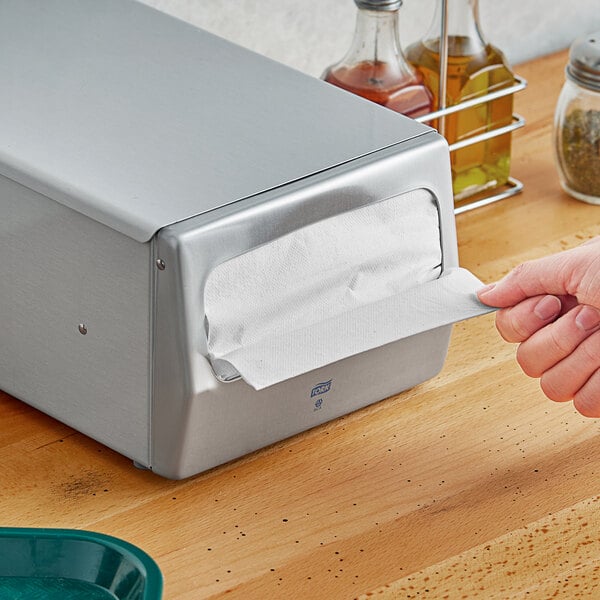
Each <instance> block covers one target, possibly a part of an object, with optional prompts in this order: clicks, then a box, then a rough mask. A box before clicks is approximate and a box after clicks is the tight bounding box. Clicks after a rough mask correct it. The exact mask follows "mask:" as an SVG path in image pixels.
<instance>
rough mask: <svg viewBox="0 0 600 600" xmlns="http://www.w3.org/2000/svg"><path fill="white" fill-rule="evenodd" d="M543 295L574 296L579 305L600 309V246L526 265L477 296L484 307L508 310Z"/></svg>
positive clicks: (581, 248) (588, 246) (581, 247)
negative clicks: (506, 308) (486, 305)
mask: <svg viewBox="0 0 600 600" xmlns="http://www.w3.org/2000/svg"><path fill="white" fill-rule="evenodd" d="M546 294H552V295H555V296H574V297H576V298H577V300H578V301H579V302H580V303H584V304H590V305H592V306H597V307H600V244H596V243H592V244H589V243H588V244H585V245H583V246H579V247H577V248H573V249H571V250H566V251H564V252H560V253H558V254H553V255H550V256H546V257H543V258H539V259H537V260H532V261H529V262H525V263H523V264H521V265H519V266H518V267H516V268H515V269H513V270H512V271H511V272H510V273H509V274H508V275H506V277H504V278H503V279H501V280H500V281H499V282H498V283H496V284H492V285H490V286H486V287H484V288H482V289H481V290H480V291H479V292H478V294H477V295H478V297H479V299H480V300H481V301H482V302H483V303H484V304H488V305H489V306H497V307H507V306H514V305H515V304H517V303H519V302H521V301H522V300H524V299H525V298H529V297H532V296H541V295H546Z"/></svg>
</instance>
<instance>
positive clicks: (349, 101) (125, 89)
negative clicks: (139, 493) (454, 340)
mask: <svg viewBox="0 0 600 600" xmlns="http://www.w3.org/2000/svg"><path fill="white" fill-rule="evenodd" d="M0 73H1V75H2V80H3V87H4V89H5V91H6V93H4V94H2V95H1V96H0V175H1V176H0V210H1V214H2V219H1V221H0V250H1V252H2V257H3V258H2V261H0V388H2V389H4V390H5V391H7V392H8V393H10V394H12V395H14V396H16V397H18V398H20V399H22V400H23V401H25V402H27V403H30V404H31V405H33V406H35V407H37V408H39V409H40V410H42V411H44V412H46V413H48V414H50V415H52V416H54V417H56V418H58V419H60V420H62V421H64V422H65V423H67V424H69V425H70V426H72V427H74V428H76V429H78V430H80V431H82V432H84V433H85V434H87V435H89V436H91V437H93V438H95V439H97V440H99V441H100V442H102V443H104V444H106V445H108V446H110V447H112V448H114V449H116V450H117V451H118V452H120V453H122V454H124V455H126V456H128V457H130V458H131V459H133V460H134V461H136V462H137V463H138V464H140V465H143V466H145V467H148V468H151V469H152V470H153V471H155V472H156V473H159V474H161V475H164V476H167V477H171V478H182V477H187V476H189V475H192V474H194V473H198V472H200V471H203V470H206V469H209V468H211V467H213V466H215V465H218V464H221V463H223V462H226V461H228V460H231V459H233V458H235V457H238V456H241V455H243V454H246V453H248V452H250V451H253V450H255V449H257V448H260V447H263V446H265V445H267V444H270V443H273V442H275V441H277V440H280V439H282V438H285V437H288V436H291V435H293V434H295V433H298V432H300V431H302V430H306V429H308V428H310V427H313V426H315V425H318V424H320V423H323V422H325V421H327V420H330V419H333V418H335V417H338V416H340V415H342V414H345V413H348V412H350V411H353V410H355V409H358V408H360V407H362V406H365V405H367V404H370V403H373V402H376V401H378V400H381V399H383V398H386V397H389V396H391V395H394V394H396V393H398V392H400V391H402V390H404V389H407V388H409V387H411V386H414V385H416V384H418V383H420V382H422V381H424V380H426V379H428V378H430V377H432V376H433V375H435V374H436V373H437V372H438V371H439V369H440V368H441V366H442V364H443V362H444V359H445V355H446V350H447V344H448V338H449V333H450V326H449V325H448V324H447V323H449V322H450V321H451V320H452V318H451V315H450V317H448V318H446V316H445V314H446V313H445V311H444V310H442V311H440V310H439V307H438V313H440V312H441V313H443V314H441V316H440V315H438V320H437V321H436V322H434V324H433V326H430V325H428V323H429V321H427V318H426V315H425V317H423V315H421V317H419V316H418V315H417V314H416V313H418V312H420V309H419V308H418V307H419V306H420V305H421V304H423V297H426V298H428V299H430V296H431V294H430V293H428V292H427V293H425V294H424V295H423V294H421V295H419V294H420V292H419V293H417V295H416V296H414V293H413V292H415V290H417V291H419V290H424V289H426V287H427V286H438V285H439V283H437V282H444V283H445V282H451V281H452V279H453V278H452V276H453V275H454V274H456V273H459V270H458V269H457V267H458V260H457V249H456V237H455V229H454V214H453V200H452V193H451V183H450V170H449V160H448V150H447V146H446V143H445V142H444V140H443V139H442V138H441V137H440V136H439V135H438V134H437V133H436V132H435V131H434V130H432V129H430V128H428V127H426V126H423V125H421V124H418V123H416V122H414V121H412V120H409V119H407V118H404V117H402V116H400V115H398V114H395V113H393V112H391V111H388V110H387V109H383V108H381V107H379V106H376V105H374V104H371V103H369V102H367V101H364V100H362V99H360V98H357V97H355V96H352V95H350V94H348V93H346V92H343V91H341V90H339V89H337V88H334V87H332V86H329V85H328V84H326V83H324V82H321V81H319V80H316V79H314V78H311V77H307V76H305V75H302V74H300V73H298V72H296V71H294V70H292V69H289V68H287V67H285V66H282V65H280V64H277V63H275V62H272V61H270V60H268V59H266V58H263V57H261V56H258V55H256V54H253V53H251V52H249V51H246V50H244V49H242V48H240V47H238V46H235V45H233V44H230V43H228V42H226V41H224V40H222V39H219V38H217V37H215V36H213V35H210V34H208V33H206V32H203V31H201V30H198V29H196V28H194V27H192V26H190V25H188V24H185V23H183V22H181V21H178V20H176V19H173V18H170V17H168V16H166V15H164V14H162V13H160V12H157V11H155V10H153V9H150V8H148V7H146V6H143V5H141V4H138V3H135V2H130V1H127V0H107V1H105V2H102V3H98V2H95V1H94V0H64V1H63V2H60V3H44V2H41V1H40V2H36V1H30V2H22V1H20V0H12V1H8V2H4V3H3V5H2V9H0ZM423 248H426V250H423V251H421V250H422V249H423ZM411 249H412V253H411ZM424 257H425V258H424ZM340 273H342V275H340ZM398 282H402V283H398ZM458 285H459V287H460V285H461V284H460V282H459V284H458ZM328 294H329V295H328ZM433 295H435V291H434V292H433ZM413 296H414V297H413ZM411 298H412V299H411ZM408 299H411V300H410V302H412V304H410V303H409V300H408ZM428 301H429V300H428ZM392 302H394V303H395V304H391V303H392ZM415 307H417V308H415ZM403 310H404V313H403V312H402V311H403ZM433 310H434V312H435V310H436V309H435V307H434V309H433ZM448 310H449V314H450V313H451V310H450V308H449V309H448ZM426 312H427V310H425V311H424V314H425V313H426ZM423 319H425V320H423ZM440 319H441V320H440ZM407 325H409V328H408V330H407V329H406V326H407ZM411 327H412V329H411ZM398 338H401V339H398ZM248 381H250V382H251V383H252V384H253V385H250V384H249V383H248Z"/></svg>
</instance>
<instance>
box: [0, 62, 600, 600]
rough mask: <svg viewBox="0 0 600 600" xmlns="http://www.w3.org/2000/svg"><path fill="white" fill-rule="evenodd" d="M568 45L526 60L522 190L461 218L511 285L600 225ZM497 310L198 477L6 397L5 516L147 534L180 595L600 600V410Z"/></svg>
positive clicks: (492, 275) (484, 270)
mask: <svg viewBox="0 0 600 600" xmlns="http://www.w3.org/2000/svg"><path fill="white" fill-rule="evenodd" d="M565 62H566V53H565V52H561V53H558V54H556V55H551V56H548V57H544V58H543V59H539V60H536V61H534V62H532V63H528V64H524V65H520V66H519V67H518V68H517V69H516V70H517V72H518V73H519V74H521V75H522V76H524V77H525V78H526V79H528V81H529V86H528V88H527V89H526V90H525V91H523V92H520V93H519V94H518V95H517V97H516V110H517V111H518V112H520V113H521V114H523V115H524V116H525V118H526V119H527V125H526V127H525V128H524V129H522V130H519V131H518V132H517V133H516V134H515V136H514V144H513V156H514V161H513V162H514V167H513V174H514V175H515V176H516V177H517V178H519V179H521V180H522V181H523V183H524V184H525V191H524V192H523V193H522V194H520V195H519V196H517V197H515V198H512V199H508V200H504V201H502V202H499V203H497V204H494V205H491V206H488V207H484V208H480V209H477V210H476V211H472V212H469V213H465V214H463V215H460V216H459V217H458V218H457V227H458V237H459V251H460V258H461V264H462V265H463V266H465V267H467V268H469V269H471V270H472V271H473V272H474V273H475V274H477V275H478V276H479V277H480V278H481V279H483V280H484V281H493V280H495V279H497V278H499V277H501V276H502V275H503V274H505V273H506V272H507V271H508V270H509V269H510V268H511V267H513V266H515V265H516V264H518V263H519V262H522V261H524V260H527V259H529V258H533V257H536V256H541V255H544V254H547V253H550V252H554V251H559V250H561V249H564V248H569V247H573V246H575V245H577V244H579V243H581V242H582V241H584V240H586V239H588V238H590V237H593V236H595V235H600V208H598V207H594V206H590V205H587V204H584V203H581V202H578V201H576V200H573V199H571V198H569V197H568V196H567V195H566V194H564V193H563V192H562V191H561V189H560V187H559V184H558V178H557V175H556V171H555V168H554V163H553V155H552V142H551V129H552V114H553V110H554V106H555V103H556V99H557V97H558V93H559V91H560V87H561V85H562V82H563V68H564V65H565ZM514 354H515V347H514V346H513V345H510V344H506V343H504V342H503V341H502V340H501V339H500V338H499V336H498V335H497V333H496V331H495V328H494V318H493V315H486V316H483V317H480V318H477V319H473V320H470V321H468V322H464V323H461V324H458V325H457V326H455V327H454V331H453V335H452V339H451V344H450V350H449V354H448V358H447V361H446V364H445V366H444V369H443V370H442V372H441V373H440V374H439V375H438V376H437V377H435V378H433V379H432V380H430V381H427V382H426V383H424V384H422V385H420V386H418V387H416V388H414V389H412V390H409V391H407V392H404V393H402V394H400V395H399V396H397V397H395V398H391V399H388V400H385V401H382V402H380V403H378V404H376V405H374V406H371V407H368V408H366V409H363V410H361V411H358V412H356V413H353V414H351V415H348V416H346V417H344V418H341V419H338V420H336V421H334V422H331V423H328V424H326V425H323V426H321V427H318V428H316V429H313V430H311V431H309V432H306V433H304V434H302V435H299V436H296V437H294V438H291V439H289V440H284V441H282V442H280V443H278V444H275V445H273V446H271V447H269V448H267V449H264V450H261V451H259V452H255V453H254V454H252V455H250V456H247V457H245V458H243V459H241V460H238V461H236V462H233V463H230V464H228V465H225V466H223V467H220V468H217V469H214V470H212V471H210V472H208V473H205V474H202V475H199V476H197V477H195V478H192V479H188V480H185V481H180V482H172V481H167V480H165V479H161V478H159V477H157V476H155V475H153V474H152V473H150V472H146V471H140V470H136V469H135V468H134V467H133V466H132V464H131V463H130V462H129V461H128V460H127V459H125V458H124V457H122V456H119V455H118V454H116V453H114V452H113V451H111V450H109V449H107V448H106V447H103V446H101V445H100V444H97V443H96V442H94V441H92V440H90V439H89V438H86V437H85V436H83V435H82V434H80V433H77V432H74V431H73V430H71V429H69V428H68V427H66V426H64V425H62V424H61V423H59V422H57V421H54V420H53V419H51V418H50V417H48V416H46V415H44V414H42V413H40V412H38V411H36V410H34V409H32V408H30V407H28V406H27V405H26V404H23V403H21V402H19V401H17V400H15V399H13V398H11V397H9V396H7V395H6V394H3V393H1V392H0V418H1V423H2V426H1V427H0V464H1V466H2V470H1V483H2V485H1V486H0V516H1V517H0V519H1V524H2V525H5V526H21V527H40V526H44V527H74V528H84V529H89V530H94V531H99V532H103V533H107V534H110V535H115V536H118V537H121V538H124V539H126V540H127V541H129V542H131V543H133V544H136V545H138V546H140V547H141V548H143V549H144V550H145V551H146V552H148V553H149V554H150V555H151V556H152V557H153V558H154V559H155V560H156V561H157V563H158V565H159V567H160V568H161V570H162V572H163V574H164V577H165V592H164V598H166V599H190V600H191V599H195V600H197V599H200V598H212V599H218V598H228V599H229V598H243V599H253V598H261V599H265V598H269V599H271V598H283V599H287V598H311V599H315V598H318V599H320V598H324V599H345V598H359V597H360V598H368V597H375V598H436V599H437V598H450V599H453V598H472V597H481V598H487V599H500V598H551V597H559V598H598V597H600V591H599V590H600V587H599V586H600V562H599V559H598V556H599V555H600V554H599V551H600V548H599V546H600V518H599V516H598V513H599V510H598V509H599V507H600V503H599V501H598V494H599V493H600V487H599V482H600V462H599V457H600V435H599V433H600V420H599V421H594V420H589V419H585V418H584V417H582V416H580V415H579V414H578V413H576V412H575V411H574V409H573V408H572V406H571V404H570V403H565V404H555V403H552V402H550V401H549V400H547V399H546V398H545V397H544V396H543V395H542V393H541V391H540V389H539V385H538V382H537V381H535V380H531V379H529V378H527V377H526V376H525V375H523V374H522V373H521V371H520V370H519V368H518V366H517V364H516V362H515V360H514Z"/></svg>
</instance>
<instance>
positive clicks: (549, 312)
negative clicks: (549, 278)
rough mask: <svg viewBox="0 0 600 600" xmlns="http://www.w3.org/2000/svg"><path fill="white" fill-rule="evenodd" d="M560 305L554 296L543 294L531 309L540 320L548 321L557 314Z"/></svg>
mask: <svg viewBox="0 0 600 600" xmlns="http://www.w3.org/2000/svg"><path fill="white" fill-rule="evenodd" d="M561 307H562V305H561V303H560V300H559V299H558V298H557V297H556V296H544V297H543V298H542V299H541V300H540V301H539V302H538V303H537V304H536V305H535V308H534V309H533V312H534V314H535V316H536V317H537V318H538V319H540V320H542V321H548V319H552V318H554V317H556V316H557V315H558V313H559V312H560V309H561Z"/></svg>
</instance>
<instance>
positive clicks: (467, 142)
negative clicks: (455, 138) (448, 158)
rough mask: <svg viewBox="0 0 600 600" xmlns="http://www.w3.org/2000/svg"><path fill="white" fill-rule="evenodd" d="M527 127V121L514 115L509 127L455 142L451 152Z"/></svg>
mask: <svg viewBox="0 0 600 600" xmlns="http://www.w3.org/2000/svg"><path fill="white" fill-rule="evenodd" d="M524 125H525V119H524V118H523V117H522V116H520V115H517V114H513V116H512V122H511V123H510V124H508V125H504V126H503V127H496V128H494V129H490V130H489V131H486V132H485V133H480V134H478V135H472V136H471V137H468V138H465V139H464V140H460V142H454V144H450V146H449V148H450V152H453V151H454V150H460V149H461V148H466V147H467V146H472V145H473V144H478V143H480V142H485V141H486V140H491V139H492V138H495V137H497V136H499V135H504V134H505V133H510V132H511V131H515V130H516V129H519V128H521V127H523V126H524Z"/></svg>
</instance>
